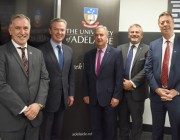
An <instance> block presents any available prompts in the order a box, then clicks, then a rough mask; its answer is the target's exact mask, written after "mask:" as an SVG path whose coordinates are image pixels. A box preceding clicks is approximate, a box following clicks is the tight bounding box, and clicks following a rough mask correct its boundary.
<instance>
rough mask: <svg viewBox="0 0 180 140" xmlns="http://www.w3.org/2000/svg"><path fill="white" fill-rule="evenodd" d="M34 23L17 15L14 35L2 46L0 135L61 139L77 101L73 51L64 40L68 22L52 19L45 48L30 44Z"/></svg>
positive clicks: (7, 139) (16, 139)
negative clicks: (66, 117) (67, 113)
mask: <svg viewBox="0 0 180 140" xmlns="http://www.w3.org/2000/svg"><path fill="white" fill-rule="evenodd" d="M30 28H31V25H30V19H29V18H28V17H27V16H25V15H23V14H17V15H14V16H12V18H11V22H10V25H9V33H10V35H11V41H10V42H9V43H7V44H4V45H3V46H2V47H0V114H1V115H0V140H39V139H40V140H60V139H61V131H62V125H63V116H64V111H65V109H66V108H67V107H68V106H71V105H72V104H73V102H74V69H73V61H72V60H73V58H72V54H73V53H72V49H71V48H70V47H69V46H67V45H64V44H62V40H63V39H64V38H65V33H66V28H67V22H66V21H65V20H64V19H60V18H55V19H53V20H52V21H51V22H50V28H49V33H50V35H51V39H50V41H49V42H48V43H46V44H44V45H42V46H40V47H39V49H40V50H41V51H40V50H39V49H37V48H34V47H31V46H30V45H28V44H27V41H28V39H29V37H30ZM57 46H58V47H57ZM60 53H61V57H60ZM42 109H43V112H42ZM39 136H40V138H39Z"/></svg>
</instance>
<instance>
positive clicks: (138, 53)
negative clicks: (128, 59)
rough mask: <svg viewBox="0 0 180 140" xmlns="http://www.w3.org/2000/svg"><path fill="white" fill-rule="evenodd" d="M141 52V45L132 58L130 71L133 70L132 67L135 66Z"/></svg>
mask: <svg viewBox="0 0 180 140" xmlns="http://www.w3.org/2000/svg"><path fill="white" fill-rule="evenodd" d="M142 50H143V47H142V45H141V44H140V45H139V46H138V48H137V52H136V55H135V57H134V61H133V65H132V69H133V67H134V65H135V64H136V62H137V60H138V59H139V57H140V55H141V52H142Z"/></svg>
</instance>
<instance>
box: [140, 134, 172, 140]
mask: <svg viewBox="0 0 180 140" xmlns="http://www.w3.org/2000/svg"><path fill="white" fill-rule="evenodd" d="M141 140H152V138H151V132H143V134H142V138H141ZM164 140H172V139H171V136H170V135H164Z"/></svg>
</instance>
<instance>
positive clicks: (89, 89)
mask: <svg viewBox="0 0 180 140" xmlns="http://www.w3.org/2000/svg"><path fill="white" fill-rule="evenodd" d="M94 37H95V42H96V47H97V48H94V49H92V50H90V51H89V52H87V53H86V54H85V57H84V73H83V93H84V98H83V99H84V102H85V103H86V104H88V105H89V107H90V115H91V117H90V118H91V127H92V134H93V140H113V139H114V137H115V134H116V132H115V121H116V118H117V116H116V112H115V109H116V106H117V105H118V104H119V100H120V99H121V96H122V82H123V61H122V56H121V54H120V53H119V51H118V50H117V49H116V48H113V47H110V46H109V45H108V44H107V43H108V30H107V28H106V27H105V26H103V25H100V26H98V27H96V29H95V31H94Z"/></svg>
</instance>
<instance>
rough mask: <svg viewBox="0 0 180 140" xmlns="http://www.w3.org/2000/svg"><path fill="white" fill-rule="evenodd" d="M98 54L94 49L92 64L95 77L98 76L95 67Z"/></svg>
mask: <svg viewBox="0 0 180 140" xmlns="http://www.w3.org/2000/svg"><path fill="white" fill-rule="evenodd" d="M96 53H97V49H94V50H93V52H92V55H91V60H92V61H91V63H92V71H94V75H95V76H96V71H95V65H96Z"/></svg>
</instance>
